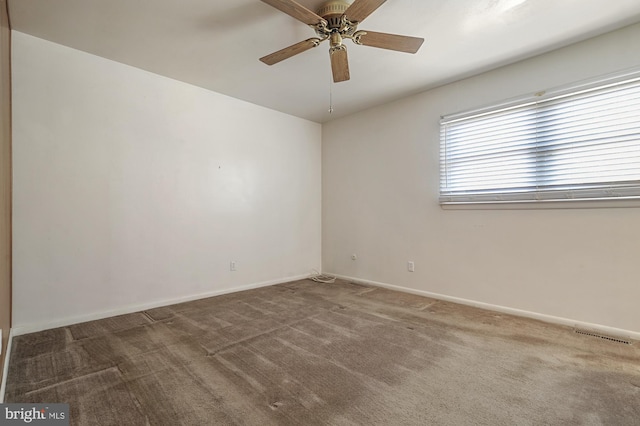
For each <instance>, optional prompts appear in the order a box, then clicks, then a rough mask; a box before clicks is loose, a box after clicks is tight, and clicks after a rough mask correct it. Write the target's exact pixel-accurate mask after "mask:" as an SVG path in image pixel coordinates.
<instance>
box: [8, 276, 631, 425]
mask: <svg viewBox="0 0 640 426" xmlns="http://www.w3.org/2000/svg"><path fill="white" fill-rule="evenodd" d="M6 401H7V402H50V403H51V402H66V403H69V404H70V407H71V423H72V424H80V425H145V424H151V425H181V424H182V425H218V424H219V425H234V424H238V425H260V426H266V425H283V424H284V425H289V424H290V425H320V424H327V425H467V424H469V425H471V424H473V425H515V424H517V425H542V424H545V425H556V424H588V425H591V424H593V425H599V424H603V425H638V424H640V343H638V342H631V344H624V343H618V342H613V341H607V340H604V339H600V338H597V337H592V336H586V335H581V334H577V333H574V331H573V330H572V329H570V328H567V327H560V326H555V325H550V324H546V323H542V322H538V321H533V320H528V319H523V318H517V317H511V316H508V315H504V314H498V313H495V312H490V311H485V310H480V309H475V308H470V307H466V306H461V305H456V304H452V303H446V302H441V301H436V300H433V299H429V298H424V297H419V296H414V295H409V294H405V293H399V292H394V291H390V290H386V289H381V288H373V287H367V286H362V285H356V284H351V283H346V282H337V283H336V284H318V283H314V282H312V281H307V280H303V281H296V282H292V283H287V284H281V285H276V286H272V287H265V288H261V289H256V290H250V291H245V292H241V293H234V294H229V295H225V296H219V297H214V298H209V299H203V300H199V301H194V302H189V303H182V304H178V305H173V306H169V307H164V308H158V309H151V310H148V311H145V312H140V313H134V314H129V315H123V316H118V317H114V318H108V319H104V320H100V321H93V322H88V323H83V324H77V325H73V326H69V327H63V328H58V329H53V330H48V331H43V332H40V333H34V334H29V335H23V336H19V337H16V338H14V340H13V350H12V354H11V362H10V368H9V376H8V383H7V394H6Z"/></svg>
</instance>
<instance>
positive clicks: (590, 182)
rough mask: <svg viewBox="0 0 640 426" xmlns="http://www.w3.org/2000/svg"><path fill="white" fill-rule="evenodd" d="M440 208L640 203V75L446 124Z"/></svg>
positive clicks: (455, 117)
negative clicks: (568, 202)
mask: <svg viewBox="0 0 640 426" xmlns="http://www.w3.org/2000/svg"><path fill="white" fill-rule="evenodd" d="M440 132H441V142H440V143H441V145H440V165H441V172H440V202H441V203H442V204H456V203H495V202H523V201H560V200H601V199H607V200H610V199H634V198H638V199H640V72H636V73H632V74H628V75H627V76H626V78H624V79H620V78H618V79H616V81H613V80H612V79H608V80H606V82H600V83H599V84H597V85H595V86H594V85H590V86H587V85H584V84H583V85H581V86H580V87H574V88H565V89H563V90H562V91H556V92H554V94H552V95H547V96H546V97H544V98H543V97H540V96H538V97H531V98H529V99H525V100H521V101H519V102H516V103H510V104H507V105H501V106H498V107H494V108H485V109H483V110H482V111H476V112H473V113H466V114H456V115H453V116H448V117H443V119H442V120H441V123H440Z"/></svg>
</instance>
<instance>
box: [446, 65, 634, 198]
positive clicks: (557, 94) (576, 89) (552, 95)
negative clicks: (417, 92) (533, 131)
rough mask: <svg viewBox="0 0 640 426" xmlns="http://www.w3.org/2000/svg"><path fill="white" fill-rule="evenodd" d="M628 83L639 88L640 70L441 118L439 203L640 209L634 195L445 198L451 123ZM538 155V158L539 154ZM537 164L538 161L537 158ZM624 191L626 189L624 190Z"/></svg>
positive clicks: (449, 196)
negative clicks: (447, 132) (447, 138)
mask: <svg viewBox="0 0 640 426" xmlns="http://www.w3.org/2000/svg"><path fill="white" fill-rule="evenodd" d="M627 81H635V82H636V84H638V83H640V68H633V69H629V70H625V71H622V72H617V73H613V74H608V75H605V76H600V77H596V78H592V79H588V80H582V81H579V82H575V83H571V84H566V85H563V86H559V87H556V88H552V89H547V90H542V91H538V92H535V93H533V94H528V95H525V96H519V97H515V98H511V99H508V100H505V101H502V102H497V103H493V104H491V105H486V106H483V107H480V108H475V109H471V110H467V111H462V112H459V113H454V114H447V115H444V116H441V117H440V123H439V128H440V132H441V134H440V179H439V203H440V205H441V207H442V208H463V209H469V208H516V209H522V208H591V207H640V195H638V194H634V195H631V196H625V195H624V193H623V195H616V196H609V197H606V198H601V197H593V198H589V197H584V196H581V197H579V198H564V197H562V198H561V197H551V198H546V195H545V197H544V198H537V194H551V193H552V191H550V190H548V191H546V192H545V191H540V192H538V191H535V194H536V196H534V197H533V198H532V197H523V198H519V197H518V192H517V191H512V192H511V193H510V192H505V193H504V196H503V197H500V196H499V195H497V194H496V193H493V194H491V195H487V196H486V197H484V198H483V197H482V196H474V195H470V196H469V197H468V199H465V197H464V196H456V195H455V194H454V195H453V196H452V195H446V194H445V195H443V189H446V188H445V183H444V182H443V180H444V179H446V177H448V176H449V175H448V174H447V171H446V170H445V167H446V166H447V162H446V160H445V158H444V156H445V152H446V146H444V144H445V143H446V141H445V137H444V134H443V129H444V128H445V127H444V126H445V125H446V124H447V123H451V122H453V121H458V120H464V119H467V118H471V117H478V116H482V115H490V114H493V113H496V112H499V111H505V110H516V109H518V108H524V107H527V106H529V107H530V106H535V105H537V104H539V103H543V104H544V103H547V102H549V103H550V101H553V100H555V99H559V98H563V97H567V96H575V95H579V94H581V93H585V92H590V91H593V90H600V89H605V88H607V87H610V86H615V85H619V84H620V83H623V82H627ZM536 155H537V154H536ZM535 161H536V164H537V161H538V159H537V157H535ZM538 177H540V174H539V172H537V171H536V179H537V178H538ZM631 182H633V185H634V186H640V180H637V181H636V180H635V179H634V180H632V181H631ZM620 187H621V188H622V187H623V186H620Z"/></svg>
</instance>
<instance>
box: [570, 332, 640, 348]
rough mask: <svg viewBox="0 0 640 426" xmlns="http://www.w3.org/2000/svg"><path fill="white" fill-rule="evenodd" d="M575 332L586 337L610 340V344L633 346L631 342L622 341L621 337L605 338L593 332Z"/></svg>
mask: <svg viewBox="0 0 640 426" xmlns="http://www.w3.org/2000/svg"><path fill="white" fill-rule="evenodd" d="M574 331H575V332H576V333H578V334H584V335H585V336H592V337H597V338H599V339H604V340H608V341H610V342H616V343H624V344H625V345H630V344H631V342H630V341H629V340H624V339H621V338H619V337H611V336H605V335H604V334H599V333H594V332H593V331H587V330H579V329H575V330H574Z"/></svg>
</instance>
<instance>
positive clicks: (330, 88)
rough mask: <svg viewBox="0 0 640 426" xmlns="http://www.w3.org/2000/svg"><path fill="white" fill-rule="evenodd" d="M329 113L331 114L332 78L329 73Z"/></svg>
mask: <svg viewBox="0 0 640 426" xmlns="http://www.w3.org/2000/svg"><path fill="white" fill-rule="evenodd" d="M329 114H333V80H332V75H329Z"/></svg>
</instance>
